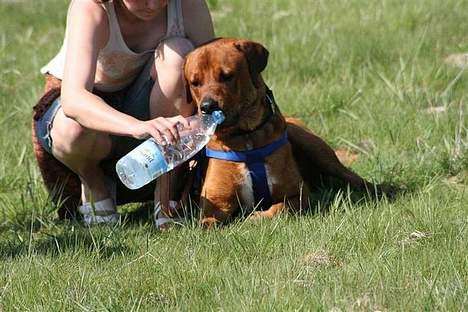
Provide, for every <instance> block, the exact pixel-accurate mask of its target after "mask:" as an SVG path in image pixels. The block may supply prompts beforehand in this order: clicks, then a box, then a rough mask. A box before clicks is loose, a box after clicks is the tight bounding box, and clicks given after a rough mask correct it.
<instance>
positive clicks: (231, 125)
mask: <svg viewBox="0 0 468 312" xmlns="http://www.w3.org/2000/svg"><path fill="white" fill-rule="evenodd" d="M219 111H221V112H222V113H223V115H224V121H223V122H222V123H221V124H219V125H218V126H217V128H216V132H217V133H229V132H232V131H234V130H236V129H237V128H239V120H240V116H241V114H240V112H233V111H226V110H224V109H219Z"/></svg>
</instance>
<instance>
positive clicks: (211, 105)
mask: <svg viewBox="0 0 468 312" xmlns="http://www.w3.org/2000/svg"><path fill="white" fill-rule="evenodd" d="M218 109H219V105H218V102H217V101H216V100H213V99H212V98H208V99H203V100H202V102H201V104H200V110H201V112H202V113H203V114H211V113H212V112H214V111H215V110H218Z"/></svg>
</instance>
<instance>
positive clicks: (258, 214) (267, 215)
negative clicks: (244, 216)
mask: <svg viewBox="0 0 468 312" xmlns="http://www.w3.org/2000/svg"><path fill="white" fill-rule="evenodd" d="M272 218H273V215H272V213H271V211H269V210H265V211H254V212H253V213H252V214H251V215H250V216H249V217H248V219H249V220H264V219H272Z"/></svg>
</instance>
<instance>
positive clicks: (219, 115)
mask: <svg viewBox="0 0 468 312" xmlns="http://www.w3.org/2000/svg"><path fill="white" fill-rule="evenodd" d="M211 118H213V121H214V122H215V123H216V124H217V125H220V124H221V123H222V122H223V121H224V114H223V112H222V111H220V110H215V111H214V112H212V113H211Z"/></svg>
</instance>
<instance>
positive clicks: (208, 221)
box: [200, 217, 221, 229]
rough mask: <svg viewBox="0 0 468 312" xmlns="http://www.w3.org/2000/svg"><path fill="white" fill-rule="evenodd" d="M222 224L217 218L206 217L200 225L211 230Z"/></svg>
mask: <svg viewBox="0 0 468 312" xmlns="http://www.w3.org/2000/svg"><path fill="white" fill-rule="evenodd" d="M220 224H221V222H220V221H219V220H218V219H216V218H215V217H205V218H203V219H201V221H200V225H201V226H202V227H203V228H205V229H210V228H213V227H216V226H218V225H220Z"/></svg>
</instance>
